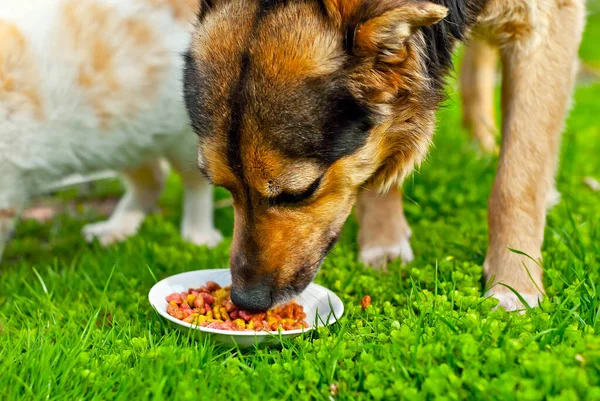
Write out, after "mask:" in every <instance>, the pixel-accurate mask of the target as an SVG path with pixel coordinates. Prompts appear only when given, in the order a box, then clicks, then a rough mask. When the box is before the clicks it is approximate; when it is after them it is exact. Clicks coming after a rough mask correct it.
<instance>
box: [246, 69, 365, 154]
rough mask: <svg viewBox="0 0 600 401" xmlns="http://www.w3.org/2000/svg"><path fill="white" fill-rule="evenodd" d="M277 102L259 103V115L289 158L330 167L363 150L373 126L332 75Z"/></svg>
mask: <svg viewBox="0 0 600 401" xmlns="http://www.w3.org/2000/svg"><path fill="white" fill-rule="evenodd" d="M273 100H274V102H273V104H270V105H269V104H266V103H264V102H263V103H261V104H260V105H256V104H255V107H256V106H258V107H260V108H261V109H260V110H258V111H257V115H259V116H261V117H262V118H261V120H262V121H263V124H264V125H265V130H264V131H265V132H268V133H269V137H268V140H269V141H270V142H271V144H272V146H273V147H274V148H276V149H278V150H279V151H281V152H282V153H283V154H284V155H285V156H287V157H289V158H300V159H305V160H306V159H313V160H315V161H317V162H318V163H320V164H321V165H323V166H329V165H331V164H332V163H334V162H335V161H336V160H338V159H340V158H341V157H344V156H348V155H350V154H352V153H354V152H356V151H357V150H358V149H360V148H361V147H362V146H363V145H364V144H365V142H366V140H367V138H368V136H369V130H370V128H371V127H372V122H371V118H370V113H369V111H368V110H367V109H366V108H365V107H363V106H362V105H361V104H360V103H359V102H358V101H357V100H356V99H355V98H354V97H353V96H352V94H351V93H350V91H349V90H348V89H347V88H346V87H345V86H343V84H341V83H336V82H335V78H333V77H331V76H327V77H320V78H313V79H311V80H308V81H306V82H304V83H303V85H301V86H300V87H299V88H298V89H297V90H294V91H292V92H289V93H286V96H284V97H282V98H281V99H273ZM272 116H276V117H272Z"/></svg>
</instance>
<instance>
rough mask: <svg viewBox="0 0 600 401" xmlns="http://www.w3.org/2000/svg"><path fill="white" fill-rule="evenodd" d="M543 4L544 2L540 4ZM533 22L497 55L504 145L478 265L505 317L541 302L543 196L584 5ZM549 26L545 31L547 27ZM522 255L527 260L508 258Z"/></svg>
mask: <svg viewBox="0 0 600 401" xmlns="http://www.w3.org/2000/svg"><path fill="white" fill-rule="evenodd" d="M540 3H545V5H548V4H550V2H540ZM553 7H554V8H553V9H552V10H551V12H547V11H548V10H544V11H545V12H544V13H541V12H540V13H539V14H537V15H539V16H541V17H543V18H544V21H543V22H544V23H543V24H542V23H541V22H540V21H538V22H537V24H536V28H539V29H537V30H532V31H530V33H528V34H526V35H524V36H521V37H517V38H515V39H514V40H511V41H508V42H507V43H505V44H504V46H503V48H502V61H503V64H504V77H503V94H502V95H503V96H502V106H503V117H504V121H503V141H502V150H501V156H500V163H499V166H498V172H497V175H496V179H495V182H494V187H493V190H492V194H491V197H490V201H489V214H488V222H489V229H490V236H489V249H488V253H487V256H486V260H485V263H484V272H485V277H486V279H487V280H488V283H489V284H492V287H491V289H489V291H488V292H487V294H488V295H492V296H494V297H496V298H497V299H499V300H500V304H499V306H501V307H504V308H505V309H507V310H515V309H522V308H523V305H522V303H521V301H520V299H519V297H517V296H516V295H515V294H514V292H513V291H512V290H511V289H510V288H508V287H511V288H512V289H513V290H515V291H516V292H518V293H520V295H521V296H522V298H523V299H524V300H525V301H526V302H527V303H528V304H529V305H530V306H535V305H537V304H538V302H539V300H540V299H541V298H542V295H543V293H544V288H543V285H542V268H541V267H540V265H539V262H537V261H540V260H541V247H542V242H543V236H544V226H545V219H546V205H547V201H548V194H549V193H552V191H553V188H554V187H553V184H554V173H555V169H556V162H557V156H558V150H559V144H560V143H559V142H560V133H561V131H562V129H563V124H564V119H565V114H566V112H567V108H568V105H569V100H570V97H571V94H572V88H573V82H574V78H575V72H576V65H577V64H576V61H577V49H578V47H579V43H580V40H581V35H582V27H583V12H584V9H583V6H582V5H581V4H580V2H577V1H564V2H562V4H556V5H554V6H553ZM546 23H547V25H545V24H546ZM509 248H513V249H517V250H519V251H521V252H524V253H526V254H527V255H529V256H530V257H531V258H532V259H534V260H535V261H536V262H534V261H532V260H531V259H530V258H529V257H526V256H523V255H521V254H518V253H515V252H512V251H511V250H509Z"/></svg>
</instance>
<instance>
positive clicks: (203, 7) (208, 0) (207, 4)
mask: <svg viewBox="0 0 600 401" xmlns="http://www.w3.org/2000/svg"><path fill="white" fill-rule="evenodd" d="M212 7H213V2H212V0H200V11H199V13H198V19H197V21H198V22H202V21H204V18H206V14H208V12H209V11H210V10H211V9H212Z"/></svg>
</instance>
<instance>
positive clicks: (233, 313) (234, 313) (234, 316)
mask: <svg viewBox="0 0 600 401" xmlns="http://www.w3.org/2000/svg"><path fill="white" fill-rule="evenodd" d="M229 317H230V318H231V319H232V320H235V319H238V318H239V317H240V311H239V310H237V309H234V310H232V311H231V313H230V314H229Z"/></svg>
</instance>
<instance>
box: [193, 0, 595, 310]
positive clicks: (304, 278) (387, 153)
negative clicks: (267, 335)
mask: <svg viewBox="0 0 600 401" xmlns="http://www.w3.org/2000/svg"><path fill="white" fill-rule="evenodd" d="M583 20H584V5H583V4H582V2H580V1H577V0H452V1H450V0H435V1H433V2H428V1H422V0H246V1H242V0H213V1H211V2H209V3H208V2H207V3H205V4H204V5H203V7H202V10H201V12H200V15H199V21H198V24H197V28H196V32H195V35H194V38H193V41H192V46H191V48H190V51H189V53H188V54H187V56H186V59H187V61H186V70H185V97H186V102H187V106H188V110H189V113H190V116H191V120H192V122H193V125H194V128H195V130H196V132H197V133H198V135H199V137H200V149H199V166H200V168H201V170H202V171H204V173H205V174H206V176H207V177H208V178H209V179H210V180H211V181H212V182H214V183H215V184H216V185H221V186H223V187H225V188H227V189H228V190H230V191H231V193H232V195H233V198H234V208H235V229H234V238H233V245H232V251H231V268H232V274H233V293H232V297H233V298H234V301H235V302H236V303H238V304H239V305H240V306H242V307H244V308H248V309H265V308H267V307H269V306H271V305H272V304H273V303H278V302H281V301H283V300H284V299H286V298H288V297H290V296H293V295H295V294H296V293H298V292H299V291H301V290H303V289H304V288H305V286H306V285H307V284H308V283H309V282H310V281H311V280H312V279H313V277H314V275H315V273H316V272H317V270H318V267H319V266H320V264H321V261H322V260H323V258H324V257H325V255H326V254H327V253H328V251H329V250H330V249H331V247H332V246H333V244H334V243H335V241H336V240H337V238H338V236H339V233H340V230H341V227H342V225H343V223H344V221H345V220H346V218H347V217H348V215H349V214H350V211H351V209H352V207H353V205H354V204H355V203H356V202H357V206H358V208H357V211H358V217H359V220H360V223H361V229H360V233H359V244H360V248H361V258H362V259H363V261H365V262H367V263H369V264H372V265H380V264H381V263H382V262H385V261H387V260H389V259H391V258H395V257H398V256H402V257H405V258H410V257H411V256H412V252H411V251H410V246H409V245H408V239H409V237H410V228H409V226H408V224H407V223H406V220H405V218H404V214H403V212H402V203H401V195H400V193H399V191H398V189H397V188H398V187H399V185H400V184H401V183H402V180H403V179H404V177H406V176H407V174H409V173H410V172H411V171H412V169H413V167H414V165H415V163H418V162H419V161H420V160H421V159H422V158H423V156H424V155H425V153H426V151H427V148H428V146H429V144H430V142H431V139H432V136H433V132H434V127H435V119H434V114H435V111H436V109H437V107H438V105H439V104H440V102H441V101H442V100H443V98H444V96H443V93H442V90H443V85H444V76H445V75H446V73H447V71H448V69H449V68H450V65H451V57H452V51H453V49H454V46H455V45H456V43H457V42H458V41H460V40H463V39H464V38H465V37H466V35H467V34H468V33H470V32H473V33H474V35H476V37H478V38H482V39H485V40H487V41H490V42H491V43H493V44H494V45H495V46H497V47H499V48H500V52H501V56H502V62H503V66H504V87H503V113H504V124H503V144H502V153H501V160H500V165H499V169H498V174H497V177H496V182H495V184H494V189H493V191H492V196H491V199H490V212H489V224H490V244H489V250H488V254H487V257H486V260H485V264H484V270H485V275H486V278H487V279H488V280H490V281H493V282H494V283H495V284H496V285H495V286H494V287H493V288H492V289H491V290H490V292H489V294H491V295H493V296H495V297H497V298H498V299H500V305H501V306H503V307H505V308H507V309H516V308H519V307H521V305H520V302H519V300H518V298H517V297H516V296H515V295H514V294H513V293H512V292H511V290H510V289H508V288H507V287H506V286H503V285H499V284H498V283H503V284H506V285H508V286H510V287H512V288H514V289H515V290H516V291H518V292H520V293H521V294H522V296H523V297H524V298H525V300H526V301H527V302H528V303H530V304H537V302H538V299H539V298H540V297H541V296H542V294H543V288H542V282H541V278H542V271H541V268H540V267H539V266H538V265H537V264H536V263H533V262H532V261H531V260H530V259H528V258H526V257H524V256H522V255H519V254H516V253H513V252H511V251H510V250H509V249H508V248H516V249H519V250H521V251H523V252H525V253H527V254H529V255H530V256H531V257H532V258H534V259H539V258H540V257H541V252H540V249H541V246H542V239H543V232H544V225H545V210H546V209H545V205H546V200H547V196H548V194H549V193H551V191H552V188H553V176H554V171H555V168H556V159H557V154H558V145H559V137H560V132H561V130H562V127H563V122H564V118H565V113H566V110H567V107H568V104H569V100H570V97H571V91H572V86H573V77H574V72H575V66H576V60H577V48H578V46H579V42H580V39H581V35H582V29H583ZM472 64H473V66H474V67H477V64H479V63H476V62H474V63H472ZM469 75H471V76H472V80H473V85H472V92H474V93H475V95H474V96H475V98H477V96H482V97H485V96H488V94H487V93H485V91H486V90H487V89H486V88H485V87H483V86H482V87H480V88H479V89H478V88H477V85H478V82H479V81H480V78H481V77H482V76H485V73H483V74H480V75H478V74H477V73H476V72H473V73H472V74H469ZM463 87H465V85H463ZM478 91H482V93H480V92H478ZM478 107H482V108H484V109H485V108H487V107H489V103H486V102H482V103H480V104H479V105H478ZM476 112H477V110H476V109H473V113H476ZM478 124H479V122H478ZM487 124H488V122H487V121H482V122H481V123H480V125H481V126H483V127H486V126H487ZM376 194H381V195H379V196H377V195H376Z"/></svg>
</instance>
